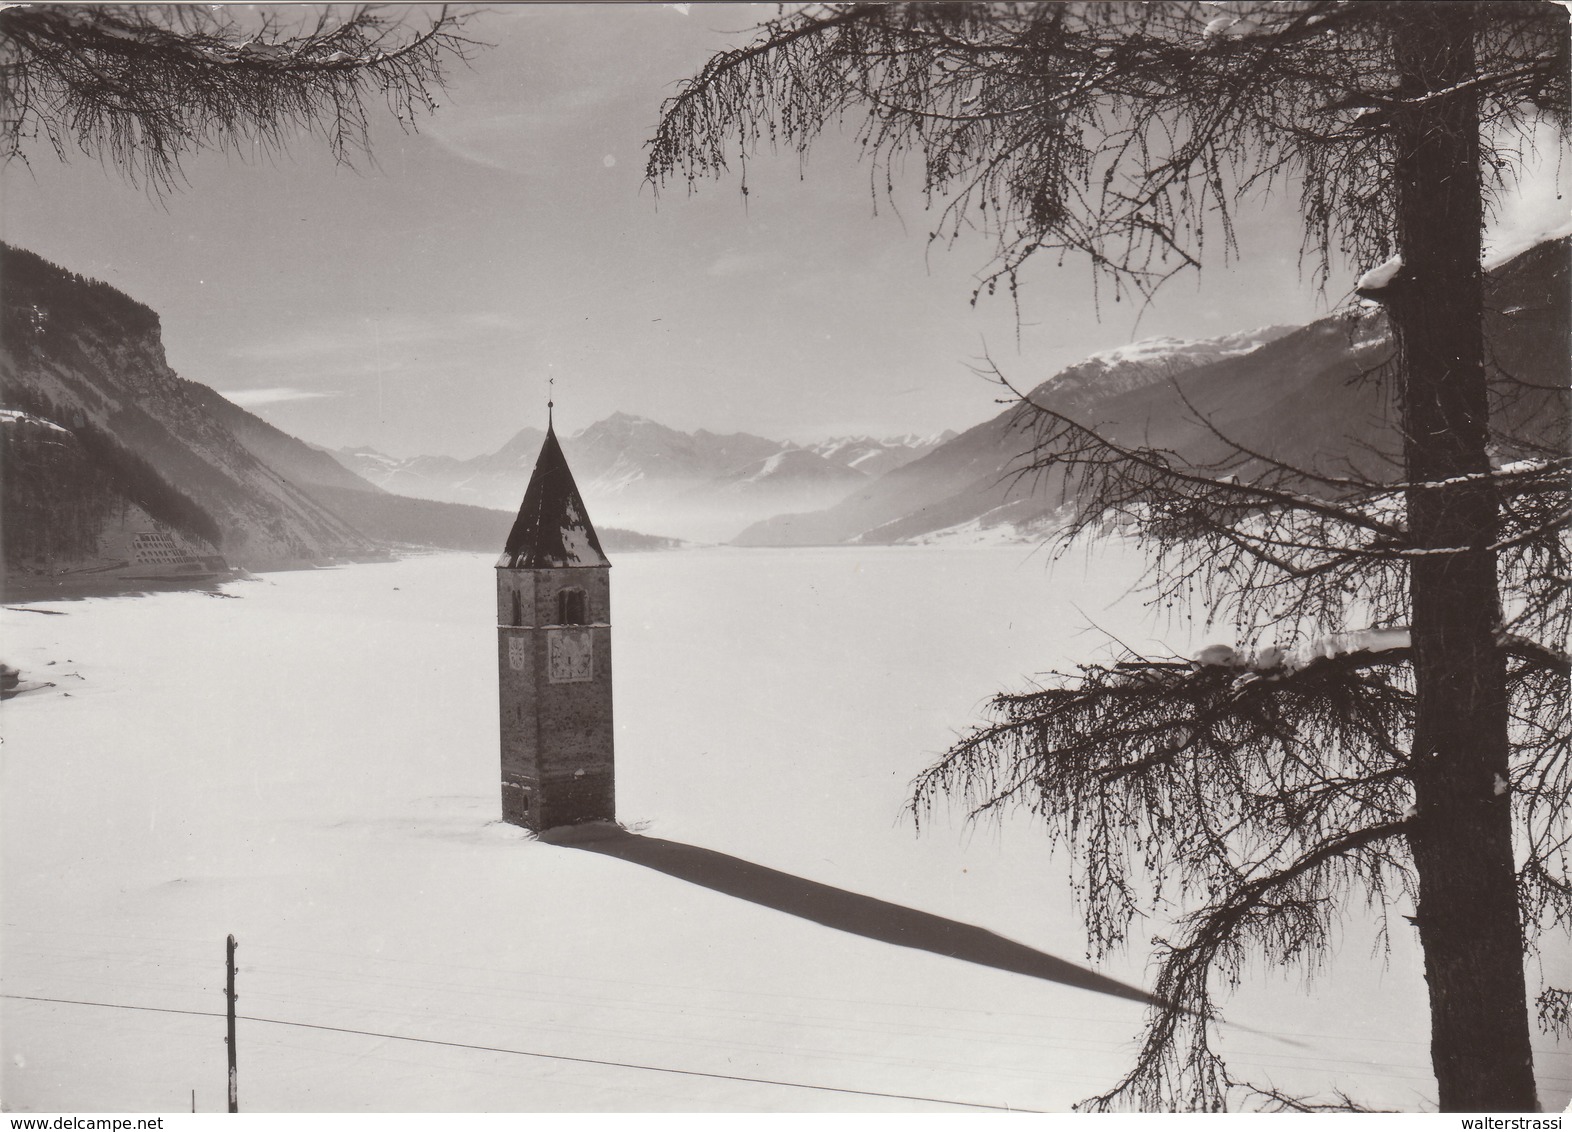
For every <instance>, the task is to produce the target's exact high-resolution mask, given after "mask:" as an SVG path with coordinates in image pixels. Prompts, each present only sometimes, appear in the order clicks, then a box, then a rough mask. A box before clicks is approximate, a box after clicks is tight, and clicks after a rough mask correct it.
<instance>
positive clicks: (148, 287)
mask: <svg viewBox="0 0 1572 1132" xmlns="http://www.w3.org/2000/svg"><path fill="white" fill-rule="evenodd" d="M774 11H775V6H774V5H773V4H771V5H762V4H761V5H698V4H696V5H683V4H677V5H670V4H594V5H589V4H582V5H580V4H539V5H536V4H530V5H514V6H503V7H500V8H496V9H492V10H490V11H486V12H483V13H481V14H480V15H479V16H478V17H477V18H476V19H475V20H474V22H473V23H472V24H471V27H470V34H471V35H472V36H473V37H474V38H476V39H479V40H482V41H484V42H486V43H487V44H489V45H490V46H488V47H486V48H485V49H483V50H481V51H479V52H478V53H477V54H476V56H475V58H474V59H473V60H472V62H471V64H470V66H469V67H467V68H466V67H463V66H460V67H458V68H456V69H455V70H454V72H453V74H452V76H451V80H450V82H449V84H448V86H447V89H446V90H445V91H444V92H443V93H442V94H441V95H440V96H439V102H440V103H441V105H440V107H439V108H438V110H437V111H436V113H435V114H434V115H433V116H430V117H422V118H421V119H420V120H419V122H418V131H417V132H413V133H410V132H405V131H403V130H401V129H400V127H399V125H398V123H397V122H396V121H394V120H393V119H392V116H391V115H390V114H386V115H384V116H383V117H382V118H380V119H376V120H375V121H374V124H373V131H372V146H373V155H374V164H370V163H365V162H362V163H361V164H360V165H359V166H358V167H356V168H345V167H342V166H338V165H335V163H334V162H333V160H332V159H331V157H330V155H329V154H328V153H327V151H326V147H325V146H323V145H322V144H321V143H320V141H319V140H318V139H312V138H300V139H298V140H297V141H296V142H295V143H294V144H292V145H291V146H290V148H289V150H288V151H287V152H286V153H285V154H283V155H276V156H272V157H266V156H263V157H258V158H257V159H255V160H246V159H244V157H242V156H238V155H234V154H218V153H206V154H199V155H196V156H194V157H191V158H188V159H187V160H186V161H185V163H184V168H185V173H186V176H187V181H188V183H187V185H186V186H185V187H184V188H183V189H182V190H181V191H179V192H177V193H175V194H172V195H169V196H167V197H165V198H162V199H160V198H156V197H154V196H151V195H149V194H148V193H147V192H146V191H144V190H143V189H140V188H138V187H137V186H135V185H132V184H129V183H127V182H126V181H125V180H124V179H123V178H121V177H120V176H119V174H118V173H117V172H116V171H115V170H114V169H112V168H109V167H106V166H104V165H101V164H99V163H98V162H96V161H92V160H89V159H87V158H85V157H82V156H80V155H73V156H71V157H70V159H69V160H67V161H64V162H62V161H58V160H57V159H56V158H55V156H54V154H53V153H52V152H48V151H40V152H35V153H33V154H30V155H29V157H30V160H29V163H28V164H27V165H22V164H21V163H18V162H14V161H13V162H12V163H10V164H9V165H7V166H6V167H5V169H4V170H3V173H0V189H3V191H4V197H3V201H4V204H3V207H0V234H3V238H4V239H5V240H6V241H7V242H9V243H11V244H14V245H18V246H21V247H25V248H28V249H30V250H32V251H35V252H37V253H39V254H40V255H42V256H44V257H45V258H46V259H49V260H52V261H54V262H56V263H59V264H61V265H62V266H64V267H66V268H68V269H70V270H72V271H76V272H79V273H81V274H84V275H88V276H91V277H94V278H99V279H103V280H105V281H106V282H109V283H111V284H113V285H114V286H116V287H118V288H120V289H121V290H123V291H125V292H126V293H127V294H129V295H131V296H132V297H133V298H136V299H138V300H140V301H142V302H144V303H146V304H147V305H149V306H151V307H152V308H153V309H154V310H156V311H157V312H158V313H159V314H160V316H161V318H162V323H163V337H164V345H165V348H166V351H167V356H168V359H169V362H170V365H171V366H172V367H173V368H174V370H175V371H176V372H177V373H179V374H180V375H181V376H182V377H186V378H189V379H191V380H193V381H199V382H202V383H204V384H207V385H210V386H212V387H214V388H215V389H218V390H219V391H220V392H223V393H224V394H225V395H226V396H229V397H230V398H231V399H233V400H235V401H237V402H238V403H241V404H244V405H246V406H247V407H248V408H250V409H251V410H252V411H253V412H256V413H257V414H259V415H261V416H262V417H264V418H266V419H267V420H269V421H271V422H272V423H274V424H276V425H278V426H279V427H281V428H283V429H285V430H286V431H288V432H291V433H293V434H295V435H297V436H299V437H301V438H302V439H304V440H307V441H310V442H312V443H315V444H321V445H325V446H328V447H347V446H359V445H368V446H371V447H374V448H377V449H379V450H381V451H383V452H387V453H389V454H392V455H396V456H411V455H417V454H433V455H436V454H443V455H451V456H458V457H470V456H475V455H479V454H481V453H485V452H491V451H494V450H495V449H497V448H498V447H500V446H501V445H502V444H503V443H504V442H505V441H506V440H507V439H508V438H509V437H511V436H512V435H513V434H514V433H516V432H517V431H518V430H519V429H521V428H524V427H526V426H535V427H539V426H541V425H543V424H544V418H545V402H546V400H547V397H548V395H549V396H552V397H554V398H555V400H556V403H557V416H556V419H557V423H558V424H559V426H560V427H561V428H562V430H563V431H564V432H568V433H571V432H575V431H577V430H578V429H580V428H582V427H584V426H586V425H588V424H590V423H592V422H593V421H596V420H599V419H601V418H603V417H605V416H607V415H609V414H610V413H612V412H616V411H621V412H628V413H636V414H639V415H643V416H648V417H651V418H653V419H654V420H657V421H659V422H661V423H663V424H666V425H670V426H672V427H674V428H680V429H684V430H690V431H691V430H695V429H699V428H706V429H709V430H711V431H716V432H732V431H746V432H752V433H756V434H759V435H763V436H768V437H771V438H774V439H791V440H796V441H799V442H811V441H814V440H818V439H822V438H824V437H827V436H832V435H845V434H854V433H855V434H872V435H877V436H893V435H898V434H903V433H919V434H929V433H935V432H939V431H941V430H943V429H946V428H954V429H964V428H967V427H969V426H971V425H973V424H976V423H978V422H980V421H982V420H984V419H986V418H988V417H990V416H993V415H994V414H995V413H997V412H998V411H999V406H998V404H997V398H998V397H999V395H1000V389H999V388H998V387H997V386H996V385H993V384H991V383H989V382H987V381H985V380H983V379H982V378H980V377H978V376H976V374H975V373H974V372H973V371H972V368H971V367H972V365H973V364H974V363H975V362H976V361H977V360H978V358H979V357H980V356H981V354H982V353H983V352H984V350H986V351H987V352H988V353H989V354H990V355H991V356H992V357H993V358H994V359H995V360H996V361H997V362H998V363H999V364H1000V366H1001V368H1002V369H1004V370H1005V372H1006V373H1007V374H1008V375H1009V376H1010V377H1011V379H1012V381H1014V382H1015V384H1017V385H1018V386H1019V385H1027V386H1030V385H1032V384H1035V383H1036V382H1038V381H1041V380H1043V379H1045V378H1047V377H1049V376H1051V375H1052V374H1053V373H1056V372H1057V371H1058V370H1060V369H1062V368H1063V367H1065V366H1067V365H1071V364H1074V363H1075V362H1077V361H1079V360H1080V359H1082V358H1084V357H1085V356H1086V355H1088V354H1090V353H1093V352H1095V351H1098V350H1102V349H1107V348H1110V347H1114V346H1118V345H1122V344H1125V343H1128V342H1131V341H1135V340H1139V339H1142V338H1147V337H1151V336H1154V335H1172V336H1174V337H1180V338H1206V337H1212V336H1215V335H1220V334H1227V333H1231V332H1234V331H1238V330H1246V329H1250V328H1253V327H1257V326H1263V325H1268V324H1273V323H1298V322H1304V321H1308V320H1309V319H1311V318H1314V317H1316V316H1317V315H1319V314H1322V313H1325V311H1326V310H1328V309H1329V308H1330V307H1333V306H1336V305H1337V304H1338V303H1339V302H1341V301H1343V300H1344V299H1345V298H1346V297H1347V294H1348V289H1349V287H1350V286H1351V284H1352V280H1353V278H1354V277H1355V276H1356V275H1357V272H1355V271H1352V270H1350V271H1348V272H1344V273H1339V274H1338V275H1336V276H1334V278H1333V279H1332V281H1331V283H1330V285H1329V286H1328V288H1327V289H1326V291H1325V293H1324V294H1318V293H1317V292H1316V291H1315V290H1314V289H1313V288H1312V286H1311V285H1310V281H1309V279H1308V276H1307V273H1303V272H1301V271H1300V267H1299V260H1298V250H1299V223H1298V216H1297V210H1296V207H1295V201H1294V199H1293V198H1292V195H1291V193H1290V194H1289V195H1287V196H1280V197H1278V198H1276V199H1273V200H1269V201H1267V202H1265V203H1264V204H1262V205H1260V206H1259V207H1256V206H1251V207H1248V208H1247V209H1246V210H1245V212H1244V213H1243V214H1242V215H1241V217H1240V219H1239V225H1238V240H1239V245H1240V257H1239V258H1238V260H1237V261H1235V262H1232V263H1224V262H1222V261H1221V260H1220V259H1214V260H1212V261H1209V262H1207V263H1206V265H1205V267H1204V269H1203V270H1202V272H1201V273H1199V275H1197V274H1195V273H1190V274H1187V275H1185V276H1181V277H1179V278H1178V279H1175V280H1174V281H1172V282H1171V283H1170V284H1168V286H1167V287H1166V288H1165V289H1164V290H1163V291H1161V292H1159V295H1158V297H1157V299H1156V301H1155V302H1154V303H1153V304H1151V305H1150V306H1147V307H1145V308H1144V309H1140V310H1137V309H1135V308H1134V307H1133V305H1132V304H1130V303H1122V304H1113V303H1109V302H1108V301H1107V296H1106V294H1105V295H1104V301H1103V302H1102V303H1101V304H1098V303H1097V302H1096V300H1095V299H1094V296H1093V292H1092V277H1091V274H1090V271H1089V269H1088V268H1087V266H1086V264H1085V263H1084V262H1076V261H1074V260H1071V261H1068V262H1066V263H1065V264H1064V265H1063V266H1057V265H1054V264H1041V265H1037V266H1035V267H1033V268H1032V269H1031V270H1029V272H1028V273H1027V275H1026V284H1025V287H1024V290H1023V291H1022V298H1021V311H1020V316H1019V322H1018V321H1017V315H1016V312H1015V310H1014V308H1013V307H1012V305H1011V304H1010V302H1009V300H1008V299H1007V298H1004V297H995V298H992V299H989V298H983V299H982V300H981V301H979V302H978V303H977V304H976V305H975V306H973V304H972V303H971V297H972V292H973V289H974V288H975V286H976V282H977V278H978V276H979V275H980V273H982V272H983V271H985V270H986V269H987V267H988V266H989V263H990V260H991V253H992V244H991V242H989V241H988V240H987V239H986V238H984V237H982V236H976V237H964V238H962V239H961V240H960V241H958V242H957V243H956V244H954V245H953V246H951V247H948V248H943V247H937V246H930V244H929V242H928V240H927V234H928V231H929V229H930V227H931V226H932V224H933V216H932V214H931V213H926V212H925V211H924V203H923V200H922V198H921V196H920V193H918V192H917V191H916V186H915V185H902V186H900V187H899V188H898V190H897V193H896V195H895V198H894V200H893V201H887V200H877V201H876V200H875V198H874V195H873V193H872V192H871V185H870V177H869V169H868V168H867V167H866V166H865V165H859V164H858V162H857V160H856V154H855V150H854V147H853V146H852V144H851V142H850V141H849V140H848V139H846V138H843V137H838V136H837V137H829V138H827V139H825V141H824V142H823V143H822V144H821V145H819V146H818V147H816V148H815V149H814V151H813V153H812V155H811V158H810V160H809V161H808V162H807V164H806V166H803V165H802V164H801V163H800V162H799V160H798V157H797V155H796V154H795V153H785V152H783V153H780V154H776V155H764V156H762V157H761V158H759V159H758V160H756V161H755V162H754V163H753V164H752V165H751V166H750V169H749V193H748V194H747V196H746V198H744V196H743V195H742V194H741V193H740V192H739V185H738V181H737V179H736V178H735V177H731V178H728V179H723V180H720V181H717V182H706V183H703V184H700V185H698V186H696V187H694V189H693V190H692V191H690V190H689V189H688V187H687V186H684V185H673V186H668V187H667V188H666V189H665V190H664V191H662V192H661V193H659V194H656V193H655V192H653V191H652V189H651V187H650V186H649V185H648V184H646V183H645V182H644V161H645V149H644V146H645V142H646V141H647V140H648V139H649V137H650V136H651V135H652V134H653V133H654V128H655V123H656V121H657V120H658V115H659V109H660V105H661V102H662V100H663V99H665V98H667V97H669V96H670V95H672V94H673V93H674V92H675V90H676V86H677V84H678V83H679V82H680V81H681V80H682V79H684V78H686V77H688V76H690V75H692V74H694V73H696V72H697V71H698V69H699V68H700V67H701V66H702V65H703V63H704V62H705V60H707V59H708V58H709V57H710V56H711V55H713V54H714V53H716V52H717V51H720V50H723V49H725V48H726V47H728V46H733V45H737V44H740V43H743V42H746V40H747V39H748V37H749V29H751V28H752V27H753V26H754V25H756V24H757V23H758V22H759V21H761V20H763V19H766V18H768V17H769V16H770V15H772V14H773V13H774ZM418 16H419V13H418V10H412V12H411V18H412V19H414V18H418ZM914 172H915V170H914ZM1556 176H1557V174H1556V172H1555V165H1554V163H1553V162H1549V161H1547V162H1546V167H1545V169H1544V170H1542V171H1541V172H1540V173H1539V174H1537V175H1536V176H1535V177H1533V178H1531V179H1530V181H1529V183H1528V185H1527V186H1526V188H1525V190H1524V192H1523V193H1522V194H1521V198H1520V199H1519V200H1516V201H1514V202H1511V203H1510V204H1509V205H1508V207H1507V208H1506V209H1505V211H1504V214H1503V217H1502V223H1503V226H1504V228H1505V229H1507V230H1508V231H1509V232H1510V231H1516V230H1528V229H1536V228H1537V229H1541V230H1542V229H1545V228H1549V227H1554V226H1555V225H1556V224H1557V223H1559V222H1561V221H1564V220H1565V217H1566V212H1567V209H1566V204H1565V202H1564V201H1562V200H1560V199H1559V197H1558V191H1559V186H1558V184H1557V181H1556ZM1560 176H1561V177H1562V178H1563V180H1564V177H1565V174H1561V175H1560ZM1366 266H1368V265H1366ZM553 379H554V384H553V383H552V382H553Z"/></svg>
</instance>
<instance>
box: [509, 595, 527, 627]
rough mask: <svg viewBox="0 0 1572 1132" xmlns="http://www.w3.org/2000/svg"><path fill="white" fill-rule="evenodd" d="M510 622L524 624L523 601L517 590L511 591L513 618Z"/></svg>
mask: <svg viewBox="0 0 1572 1132" xmlns="http://www.w3.org/2000/svg"><path fill="white" fill-rule="evenodd" d="M511 624H514V625H522V624H524V602H523V601H522V600H521V599H520V597H519V591H518V590H514V591H513V620H512V622H511Z"/></svg>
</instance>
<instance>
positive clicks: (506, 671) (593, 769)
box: [497, 567, 615, 831]
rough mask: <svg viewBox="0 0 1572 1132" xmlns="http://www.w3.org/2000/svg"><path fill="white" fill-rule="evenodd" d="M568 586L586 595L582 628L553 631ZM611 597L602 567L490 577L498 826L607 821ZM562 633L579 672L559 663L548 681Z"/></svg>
mask: <svg viewBox="0 0 1572 1132" xmlns="http://www.w3.org/2000/svg"><path fill="white" fill-rule="evenodd" d="M570 587H571V588H576V589H580V590H583V591H584V594H585V599H586V600H585V606H586V608H585V618H584V622H585V623H584V624H581V625H577V626H567V627H563V626H558V625H557V614H558V598H557V595H558V592H559V591H560V590H562V589H564V588H570ZM515 595H516V597H517V600H516V601H515ZM610 598H611V586H610V571H609V569H607V568H606V567H575V568H564V569H541V570H521V569H499V570H498V571H497V620H498V624H497V670H498V673H499V675H500V680H499V689H500V696H499V705H498V706H499V709H500V717H501V718H500V724H501V733H502V813H503V820H504V821H508V822H512V823H513V824H516V825H523V826H526V827H527V828H529V829H533V830H537V831H539V830H544V829H549V828H551V827H552V826H557V825H569V824H573V823H575V822H580V821H594V820H602V821H611V820H614V817H615V796H614V785H613V731H612V684H611V676H612V669H611V625H610V613H611V610H610ZM515 609H517V611H518V614H519V616H518V618H517V623H515V618H514V611H515ZM564 634H565V635H566V636H567V637H568V638H569V641H568V644H569V645H570V646H571V647H572V648H573V650H575V651H574V653H573V655H574V656H577V657H579V658H580V660H579V663H580V664H582V665H583V667H582V668H577V667H566V666H563V665H561V664H559V667H558V669H557V673H556V674H557V675H558V676H559V677H562V678H560V679H556V680H554V679H553V678H552V677H553V668H552V664H551V648H552V645H553V637H555V636H558V635H564ZM586 638H587V640H588V642H589V655H588V656H587V657H582V654H581V652H580V650H582V647H583V642H584V641H585V639H586Z"/></svg>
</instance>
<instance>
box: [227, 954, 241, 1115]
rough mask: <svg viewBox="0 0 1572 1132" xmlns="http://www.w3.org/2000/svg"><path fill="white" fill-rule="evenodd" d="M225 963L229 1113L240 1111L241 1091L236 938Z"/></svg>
mask: <svg viewBox="0 0 1572 1132" xmlns="http://www.w3.org/2000/svg"><path fill="white" fill-rule="evenodd" d="M225 961H226V963H227V965H228V968H229V986H228V990H227V997H228V999H229V1036H228V1037H226V1038H225V1039H224V1042H225V1044H226V1045H228V1046H229V1111H230V1112H239V1111H240V1090H239V1083H238V1079H237V1078H236V1076H235V937H234V936H230V937H229V944H228V946H227V947H226V948H225Z"/></svg>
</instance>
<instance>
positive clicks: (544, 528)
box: [497, 424, 611, 570]
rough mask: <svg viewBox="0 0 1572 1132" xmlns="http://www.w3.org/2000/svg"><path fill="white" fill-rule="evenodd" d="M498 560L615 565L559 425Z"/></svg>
mask: <svg viewBox="0 0 1572 1132" xmlns="http://www.w3.org/2000/svg"><path fill="white" fill-rule="evenodd" d="M497 565H498V566H499V567H512V568H515V569H524V570H536V569H540V568H542V567H550V566H610V565H611V563H610V562H608V561H607V560H606V553H605V551H603V550H601V548H600V538H599V537H598V536H597V535H596V534H595V527H594V525H593V524H592V523H591V522H590V519H589V512H588V511H586V510H585V509H584V500H583V498H582V497H581V496H580V495H579V489H578V485H576V484H575V483H574V482H573V473H572V472H570V471H568V461H567V459H566V458H564V456H563V455H562V445H560V444H558V443H557V433H556V430H555V429H554V428H552V426H551V425H549V424H548V425H547V426H546V441H545V443H544V444H542V445H541V446H540V455H539V456H538V457H537V458H536V460H535V471H534V473H533V474H532V475H531V476H530V477H529V487H528V488H527V489H525V492H524V503H523V506H521V507H520V508H519V517H518V518H517V519H515V520H514V521H513V530H512V531H511V532H510V533H509V534H508V544H507V546H506V548H505V549H504V550H503V551H502V557H501V558H499V559H498V560H497Z"/></svg>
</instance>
